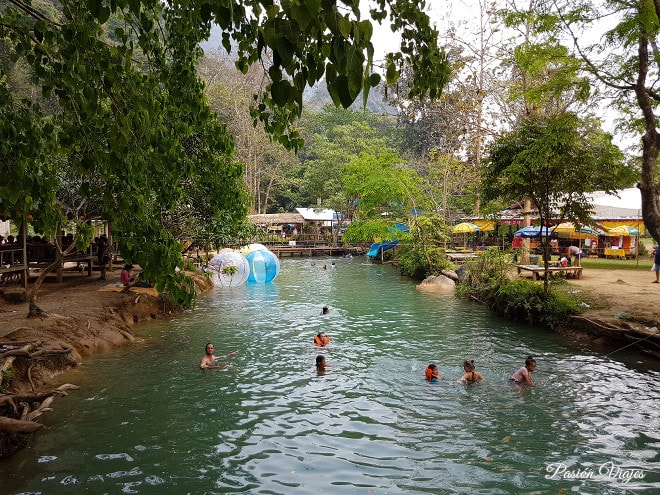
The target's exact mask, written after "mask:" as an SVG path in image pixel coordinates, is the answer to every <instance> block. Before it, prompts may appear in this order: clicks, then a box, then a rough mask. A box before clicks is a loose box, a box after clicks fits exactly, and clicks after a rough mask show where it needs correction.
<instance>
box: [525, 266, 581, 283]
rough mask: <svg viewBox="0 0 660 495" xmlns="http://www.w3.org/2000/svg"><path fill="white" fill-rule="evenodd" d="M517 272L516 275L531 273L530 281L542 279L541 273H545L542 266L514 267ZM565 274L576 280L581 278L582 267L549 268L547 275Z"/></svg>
mask: <svg viewBox="0 0 660 495" xmlns="http://www.w3.org/2000/svg"><path fill="white" fill-rule="evenodd" d="M516 269H517V270H518V275H520V273H521V272H522V271H527V272H532V280H539V279H541V278H543V273H544V272H545V267H544V266H543V265H516ZM559 272H563V273H566V275H567V276H571V277H574V278H577V279H580V278H582V267H581V266H549V267H548V273H549V274H552V273H559Z"/></svg>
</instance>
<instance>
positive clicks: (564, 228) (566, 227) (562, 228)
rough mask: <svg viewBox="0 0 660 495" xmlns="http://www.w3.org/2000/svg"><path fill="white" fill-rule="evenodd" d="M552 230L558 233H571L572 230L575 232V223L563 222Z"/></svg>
mask: <svg viewBox="0 0 660 495" xmlns="http://www.w3.org/2000/svg"><path fill="white" fill-rule="evenodd" d="M552 230H553V232H557V233H560V232H564V233H569V234H570V233H571V232H575V225H573V222H563V223H560V224H559V225H556V226H555V227H554V228H553V229H552Z"/></svg>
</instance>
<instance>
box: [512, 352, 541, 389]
mask: <svg viewBox="0 0 660 495" xmlns="http://www.w3.org/2000/svg"><path fill="white" fill-rule="evenodd" d="M535 369H536V359H534V358H533V357H532V356H529V357H528V358H527V359H525V366H523V367H522V368H520V369H519V370H518V371H516V372H515V373H514V374H513V375H511V378H510V379H509V381H510V382H513V383H516V384H524V385H534V384H533V383H532V372H533V371H534V370H535Z"/></svg>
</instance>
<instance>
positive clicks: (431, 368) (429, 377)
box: [425, 363, 442, 383]
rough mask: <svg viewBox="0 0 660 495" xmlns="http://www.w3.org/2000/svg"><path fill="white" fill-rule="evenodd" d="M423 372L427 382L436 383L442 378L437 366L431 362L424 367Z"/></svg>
mask: <svg viewBox="0 0 660 495" xmlns="http://www.w3.org/2000/svg"><path fill="white" fill-rule="evenodd" d="M425 374H426V381H427V382H431V383H437V382H439V381H440V380H442V377H441V376H440V373H438V367H437V366H436V365H435V364H433V363H431V364H429V365H428V366H427V367H426V370H425Z"/></svg>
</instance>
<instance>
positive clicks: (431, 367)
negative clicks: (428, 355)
mask: <svg viewBox="0 0 660 495" xmlns="http://www.w3.org/2000/svg"><path fill="white" fill-rule="evenodd" d="M427 368H428V369H430V370H437V369H438V366H437V365H436V364H433V363H431V364H429V365H428V366H427Z"/></svg>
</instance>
